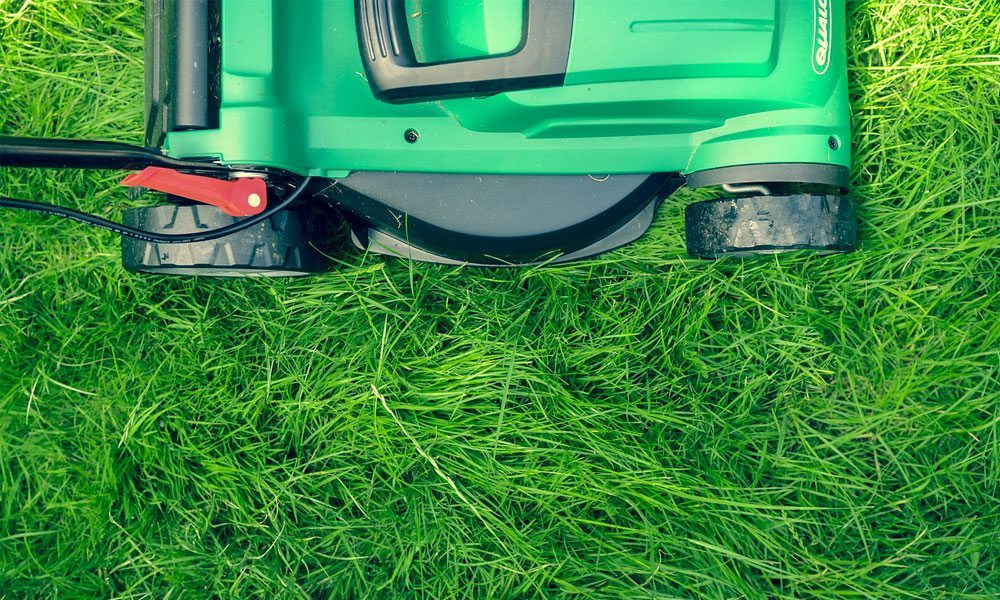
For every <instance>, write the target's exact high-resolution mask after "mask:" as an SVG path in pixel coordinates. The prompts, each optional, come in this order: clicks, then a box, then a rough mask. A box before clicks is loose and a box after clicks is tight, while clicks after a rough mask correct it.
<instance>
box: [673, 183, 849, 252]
mask: <svg viewBox="0 0 1000 600" xmlns="http://www.w3.org/2000/svg"><path fill="white" fill-rule="evenodd" d="M684 216H685V221H686V223H685V229H686V233H687V248H688V254H690V255H691V256H695V257H698V258H708V259H716V258H722V257H726V256H734V257H751V256H761V255H768V254H778V253H781V252H790V251H793V250H813V251H817V252H821V253H840V252H851V251H853V250H854V249H855V248H856V247H857V239H858V224H857V212H856V209H855V205H854V201H853V200H851V198H849V197H847V196H833V195H815V194H795V195H789V196H752V197H746V198H724V199H718V200H706V201H704V202H696V203H694V204H691V205H689V206H688V207H687V209H686V211H685V215H684Z"/></svg>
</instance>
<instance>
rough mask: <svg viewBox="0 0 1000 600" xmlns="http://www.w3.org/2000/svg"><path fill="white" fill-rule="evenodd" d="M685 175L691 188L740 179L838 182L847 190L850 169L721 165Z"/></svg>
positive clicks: (803, 165) (736, 182)
mask: <svg viewBox="0 0 1000 600" xmlns="http://www.w3.org/2000/svg"><path fill="white" fill-rule="evenodd" d="M686 177H687V185H688V187H690V188H702V187H709V186H714V185H723V184H739V183H813V184H817V185H832V186H836V187H838V188H840V189H842V190H844V191H847V190H848V189H849V187H850V171H849V170H848V169H847V167H842V166H840V165H830V164H819V163H771V164H763V165H742V166H737V167H722V168H719V169H709V170H707V171H696V172H694V173H688V174H687V175H686Z"/></svg>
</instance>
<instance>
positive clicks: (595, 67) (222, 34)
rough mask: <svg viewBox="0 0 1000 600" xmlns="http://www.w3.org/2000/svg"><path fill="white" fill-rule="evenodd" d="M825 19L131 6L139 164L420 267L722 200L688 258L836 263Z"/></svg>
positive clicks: (579, 243) (830, 31)
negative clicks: (244, 193)
mask: <svg viewBox="0 0 1000 600" xmlns="http://www.w3.org/2000/svg"><path fill="white" fill-rule="evenodd" d="M845 1H846V0H711V1H710V0H147V33H146V35H147V55H146V71H147V90H146V105H147V111H146V114H147V135H146V137H147V140H146V141H147V146H148V147H151V148H156V149H162V152H163V153H164V154H166V155H167V156H169V157H170V158H171V159H177V160H180V161H184V162H185V163H197V162H205V163H213V164H215V165H221V166H223V167H226V168H229V169H230V170H231V173H230V175H234V174H235V175H240V176H247V175H251V176H252V175H254V174H255V173H256V174H261V173H269V175H268V177H270V180H271V181H272V182H275V183H277V182H279V181H280V180H281V178H282V177H287V176H291V175H296V176H312V177H314V178H315V179H314V183H313V186H312V188H311V191H310V194H309V196H310V197H313V198H319V199H320V200H322V201H323V202H325V203H326V204H327V205H328V206H332V207H335V208H336V209H338V210H339V211H340V213H341V214H342V215H343V217H345V218H346V220H347V221H348V222H349V223H350V226H351V231H352V235H353V239H354V242H355V243H356V244H357V245H358V246H360V247H361V248H363V249H366V250H370V251H373V252H380V253H387V254H398V255H403V256H408V257H411V258H416V259H420V260H428V261H435V262H445V263H470V264H493V265H506V264H526V263H535V262H539V261H546V260H556V261H559V260H571V259H575V258H581V257H584V256H589V255H593V254H596V253H599V252H602V251H605V250H608V249H611V248H614V247H617V246H620V245H622V244H625V243H628V242H630V241H633V240H635V239H636V238H638V237H639V236H640V235H641V234H642V233H643V232H644V231H645V230H646V229H647V228H648V227H649V225H650V223H651V222H652V219H653V215H654V212H655V210H656V208H657V207H658V206H659V204H660V203H661V202H662V201H663V199H664V198H666V197H667V196H669V195H670V194H671V193H673V192H674V191H676V190H677V189H678V188H679V187H680V186H682V185H684V184H686V185H688V186H689V187H708V186H722V187H724V188H725V189H726V191H727V193H728V197H726V198H723V199H720V200H718V201H716V204H714V205H712V206H709V205H704V206H702V207H700V208H699V209H698V210H695V211H693V212H692V211H691V210H689V211H688V219H689V222H688V236H689V251H692V252H693V253H694V254H696V255H700V256H706V257H714V256H719V255H722V254H726V253H730V252H734V253H735V252H738V251H740V250H746V251H749V252H750V253H760V252H772V251H781V250H789V249H797V248H814V249H819V250H832V251H842V250H849V249H851V247H853V244H854V237H853V236H854V212H853V205H852V204H851V203H850V201H849V200H848V199H846V198H844V197H842V196H841V194H844V193H846V191H847V179H848V168H849V166H850V143H849V140H850V116H849V104H848V93H847V68H846V51H845V25H846V23H845V19H846V8H845ZM789 184H791V185H794V186H795V187H794V188H792V191H790V192H787V193H785V194H784V195H781V194H777V193H776V192H775V191H774V190H775V187H774V186H785V187H788V186H789ZM269 185H270V184H269ZM748 196H749V198H750V199H751V200H753V202H754V205H753V208H752V210H753V211H754V212H753V215H757V217H759V219H758V218H757V217H754V216H753V215H751V217H749V218H750V219H751V220H753V219H757V220H758V221H761V222H764V223H765V225H766V226H761V224H760V223H756V224H753V223H751V224H750V225H749V226H748V225H747V222H746V219H747V218H748V217H747V215H746V214H745V213H746V211H745V210H744V209H745V208H746V207H745V206H744V205H742V204H740V203H741V202H744V201H746V200H747V199H748V198H747V197H748ZM196 208H197V207H196ZM202 208H207V209H210V210H214V209H212V208H211V207H202ZM786 208H787V211H786ZM192 210H194V209H192ZM195 212H197V210H195ZM203 212H204V211H203ZM785 212H788V214H785ZM789 215H791V216H790V217H789ZM788 218H790V219H791V221H788ZM129 219H130V220H131V221H132V222H134V223H137V224H143V223H146V225H149V223H148V222H146V221H147V220H146V219H144V218H142V215H139V216H135V215H132V216H130V217H129ZM162 220H163V219H160V221H162ZM181 220H184V219H181ZM189 220H190V221H191V227H198V226H201V225H199V223H203V222H205V221H206V218H205V215H204V214H203V215H199V214H193V215H191V218H190V219H189ZM692 221H694V222H692ZM166 222H169V223H174V224H175V225H176V222H179V221H178V218H177V216H176V215H174V216H171V217H169V218H167V219H166ZM692 236H697V237H698V240H696V241H695V243H694V244H692V239H691V238H692ZM741 236H742V238H744V239H743V242H739V241H738V239H737V238H740V237H741ZM699 244H700V245H699ZM741 244H742V246H741ZM204 252H206V253H207V254H206V255H205V256H206V258H205V260H207V261H209V262H212V261H215V260H216V258H211V259H210V258H209V254H211V255H212V256H215V255H218V254H219V252H218V246H217V245H215V246H212V247H211V248H207V249H205V250H204ZM125 254H126V263H127V266H130V268H135V269H138V270H150V271H158V270H160V267H170V266H171V265H170V264H169V263H170V259H169V258H168V259H164V260H163V261H160V262H157V260H158V259H157V258H156V257H157V256H164V255H165V256H168V257H169V256H171V255H172V256H174V257H176V256H177V255H178V254H177V253H176V252H173V253H171V252H162V251H161V248H160V247H159V246H151V245H149V244H147V243H144V242H141V241H136V240H126V251H125ZM278 258H279V257H278V256H277V255H275V260H277V259H278ZM150 260H152V261H153V262H152V263H150V262H149V261H150ZM185 260H188V262H191V261H194V262H191V264H190V265H187V266H189V267H194V268H197V267H198V266H199V265H200V263H198V261H197V260H195V259H192V258H190V257H189V258H188V259H185ZM230 262H233V261H230ZM235 262H236V263H238V262H240V261H238V260H237V261H235ZM271 262H274V261H271ZM161 263H162V264H161ZM201 266H205V267H206V268H208V267H218V266H219V265H218V264H213V265H201ZM223 266H224V265H223ZM232 266H234V268H236V267H238V266H239V265H237V264H233V265H232ZM165 270H168V269H165ZM263 270H264V271H266V269H263ZM251 271H252V270H251ZM184 272H187V271H186V270H185V271H184Z"/></svg>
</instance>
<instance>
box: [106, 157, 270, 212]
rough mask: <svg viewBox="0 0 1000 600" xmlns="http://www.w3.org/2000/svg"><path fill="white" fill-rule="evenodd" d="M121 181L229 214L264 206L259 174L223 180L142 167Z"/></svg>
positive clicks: (263, 187)
mask: <svg viewBox="0 0 1000 600" xmlns="http://www.w3.org/2000/svg"><path fill="white" fill-rule="evenodd" d="M121 184H122V185H124V186H128V187H138V186H141V187H144V188H149V189H151V190H154V191H157V192H164V193H166V194H173V195H175V196H180V197H181V198H187V199H188V200H194V201H195V202H202V203H204V204H211V205H212V206H217V207H219V210H221V211H222V212H224V213H226V214H227V215H231V216H233V217H249V216H252V215H256V214H258V213H260V212H262V211H263V210H264V209H265V208H267V183H265V181H264V180H263V179H261V178H259V177H247V178H243V179H235V180H233V181H223V180H221V179H215V178H212V177H203V176H201V175H187V174H185V173H178V172H177V171H174V170H173V169H164V168H163V167H146V168H145V169H143V170H142V171H139V172H138V173H132V174H131V175H129V176H128V177H126V178H125V179H123V180H122V183H121Z"/></svg>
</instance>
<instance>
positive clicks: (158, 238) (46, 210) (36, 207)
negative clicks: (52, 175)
mask: <svg viewBox="0 0 1000 600" xmlns="http://www.w3.org/2000/svg"><path fill="white" fill-rule="evenodd" d="M311 182H312V177H305V178H303V179H302V181H301V183H299V187H297V188H295V191H294V192H292V193H291V194H289V195H288V197H287V198H285V199H284V200H282V201H281V202H279V203H278V204H275V205H274V206H272V207H270V208H267V209H265V210H264V211H263V212H262V213H260V214H257V215H254V216H252V217H248V218H246V219H242V220H240V221H237V222H235V223H233V224H232V225H226V226H225V227H218V228H216V229H210V230H208V231H201V232H198V233H152V232H149V231H144V230H142V229H136V228H134V227H129V226H128V225H123V224H121V223H116V222H114V221H109V220H107V219H104V218H102V217H98V216H97V215H91V214H87V213H83V212H80V211H77V210H73V209H72V208H66V207H63V206H56V205H54V204H46V203H44V202H32V201H29V200H18V199H17V198H8V197H7V196H0V208H13V209H18V210H28V211H32V212H39V213H43V214H47V215H54V216H57V217H63V218H66V219H72V220H74V221H79V222H80V223H86V224H87V225H92V226H94V227H100V228H101V229H107V230H108V231H112V232H114V233H117V234H118V235H123V236H125V237H130V238H135V239H137V240H141V241H144V242H153V243H157V244H187V243H192V242H208V241H211V240H217V239H219V238H221V237H226V236H227V235H232V234H234V233H237V232H240V231H243V230H245V229H249V228H251V227H253V226H254V225H256V224H258V223H261V222H263V221H265V220H267V219H269V218H270V217H272V216H274V215H275V214H277V213H278V212H280V211H282V210H284V209H286V208H288V207H289V206H290V205H291V204H292V203H293V202H295V201H296V200H298V199H299V197H300V196H301V195H302V193H303V192H304V191H305V189H306V188H307V187H309V184H310V183H311Z"/></svg>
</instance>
